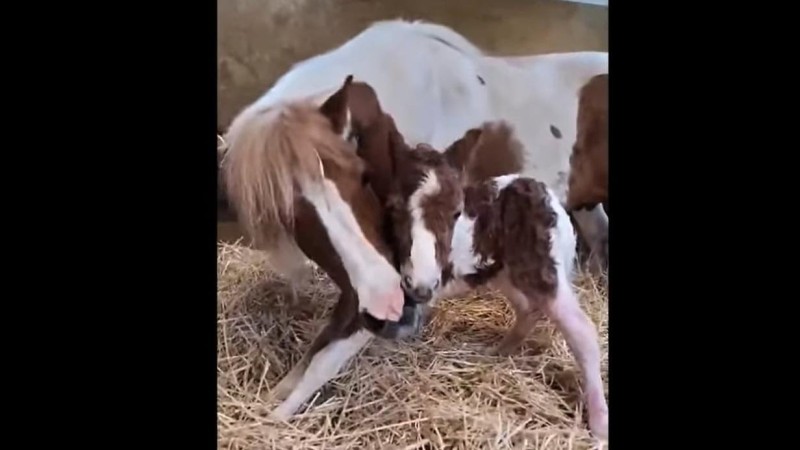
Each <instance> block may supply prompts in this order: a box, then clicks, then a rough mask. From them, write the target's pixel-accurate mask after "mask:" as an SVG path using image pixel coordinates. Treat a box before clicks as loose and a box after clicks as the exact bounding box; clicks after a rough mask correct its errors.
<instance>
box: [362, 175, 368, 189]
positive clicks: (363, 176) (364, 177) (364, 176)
mask: <svg viewBox="0 0 800 450" xmlns="http://www.w3.org/2000/svg"><path fill="white" fill-rule="evenodd" d="M367 184H369V174H368V173H366V172H364V173H363V174H361V185H362V186H366V185H367Z"/></svg>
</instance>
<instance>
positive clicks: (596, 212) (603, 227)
mask: <svg viewBox="0 0 800 450" xmlns="http://www.w3.org/2000/svg"><path fill="white" fill-rule="evenodd" d="M572 217H574V218H575V222H576V223H577V225H578V231H579V233H580V235H581V237H582V238H583V240H584V241H585V242H586V244H587V245H588V247H589V252H590V259H589V268H590V270H591V271H592V272H593V273H595V274H600V273H602V272H603V271H604V270H605V269H606V268H607V267H608V216H607V215H606V213H605V211H604V210H603V206H602V205H597V206H595V207H594V208H592V209H590V210H588V211H583V210H580V211H572Z"/></svg>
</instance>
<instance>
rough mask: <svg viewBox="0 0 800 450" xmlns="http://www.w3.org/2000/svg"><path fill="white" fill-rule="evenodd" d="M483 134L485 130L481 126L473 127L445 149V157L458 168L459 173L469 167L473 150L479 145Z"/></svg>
mask: <svg viewBox="0 0 800 450" xmlns="http://www.w3.org/2000/svg"><path fill="white" fill-rule="evenodd" d="M482 135H483V130H482V129H480V128H472V129H470V130H467V132H466V133H465V134H464V136H463V137H462V138H461V139H459V140H457V141H455V142H453V143H452V144H450V147H447V150H445V151H444V157H445V160H446V161H447V164H448V165H450V167H452V168H454V169H456V170H457V171H458V172H459V173H461V172H463V171H464V170H466V168H467V164H468V163H469V161H470V159H471V158H472V154H473V151H474V150H475V148H476V147H477V145H478V141H479V140H480V138H481V136H482Z"/></svg>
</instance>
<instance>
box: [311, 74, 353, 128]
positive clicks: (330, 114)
mask: <svg viewBox="0 0 800 450" xmlns="http://www.w3.org/2000/svg"><path fill="white" fill-rule="evenodd" d="M352 83H353V76H352V75H348V76H347V78H345V79H344V84H343V85H342V87H340V88H339V90H338V91H336V92H334V93H333V95H331V96H330V97H328V99H327V100H325V103H323V104H322V106H320V108H319V110H320V112H321V113H322V114H323V115H324V116H325V117H327V118H328V120H330V122H331V125H333V130H334V131H335V132H336V134H342V132H343V131H344V127H345V126H346V125H347V102H348V100H349V94H350V86H351V85H352Z"/></svg>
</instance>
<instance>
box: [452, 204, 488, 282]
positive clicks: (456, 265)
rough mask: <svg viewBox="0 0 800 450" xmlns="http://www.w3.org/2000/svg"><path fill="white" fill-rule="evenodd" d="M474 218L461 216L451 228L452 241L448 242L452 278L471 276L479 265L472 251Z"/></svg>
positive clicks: (476, 256)
mask: <svg viewBox="0 0 800 450" xmlns="http://www.w3.org/2000/svg"><path fill="white" fill-rule="evenodd" d="M474 235H475V218H471V217H467V215H466V214H461V215H460V216H458V219H457V220H456V224H455V227H454V228H453V239H452V240H451V241H450V256H449V260H450V264H452V265H453V276H454V277H456V278H461V277H464V276H466V275H470V274H473V273H475V272H476V271H477V269H476V267H477V266H478V264H479V263H480V258H479V257H478V255H476V254H475V250H474V246H473V245H474Z"/></svg>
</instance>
